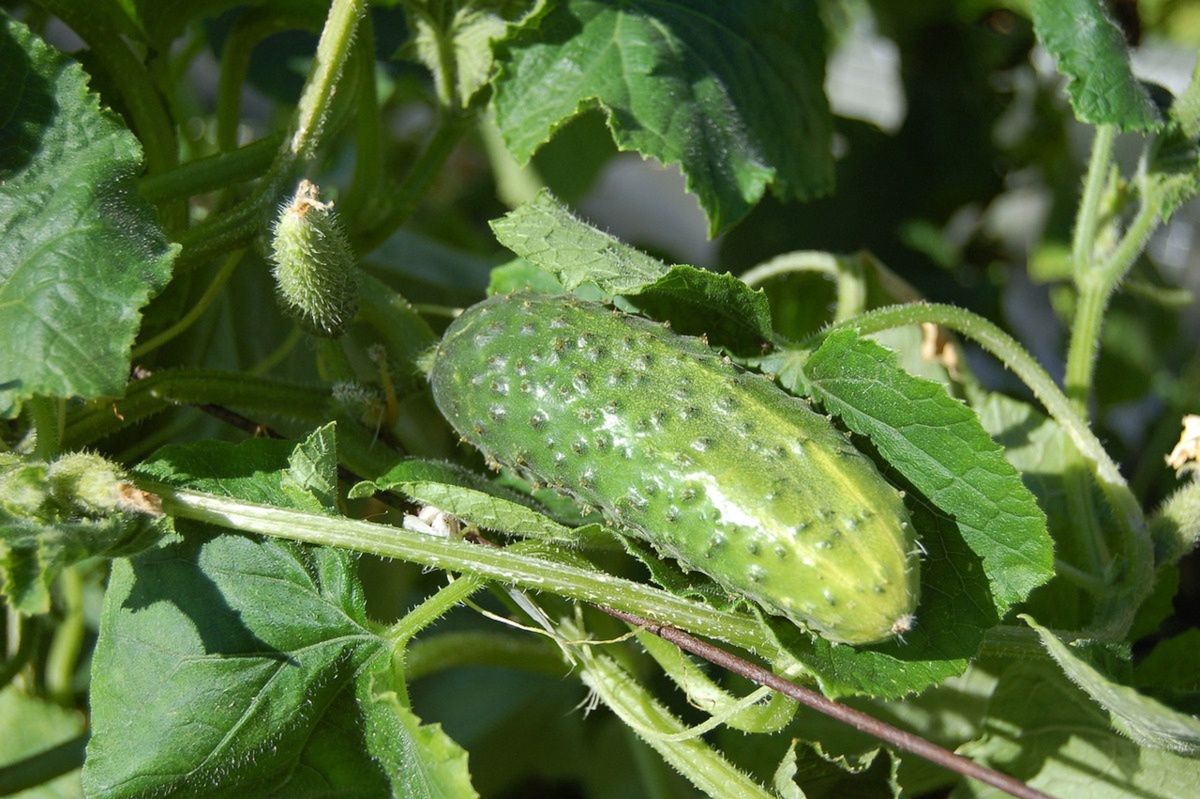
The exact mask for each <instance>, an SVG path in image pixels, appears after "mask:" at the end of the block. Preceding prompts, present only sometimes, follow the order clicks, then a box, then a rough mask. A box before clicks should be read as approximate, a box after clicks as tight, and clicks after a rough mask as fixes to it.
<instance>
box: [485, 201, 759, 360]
mask: <svg viewBox="0 0 1200 799" xmlns="http://www.w3.org/2000/svg"><path fill="white" fill-rule="evenodd" d="M492 230H493V231H494V232H495V234H496V239H497V240H498V241H499V242H500V243H501V244H503V245H504V246H505V247H508V248H509V249H510V250H512V251H513V252H515V253H516V254H517V255H519V256H520V257H521V258H524V259H525V260H526V261H528V262H529V263H530V264H533V265H534V266H537V267H540V268H541V269H544V270H545V271H547V272H549V273H550V274H552V275H554V277H556V278H557V279H558V281H559V282H560V283H561V284H562V286H563V288H565V289H567V290H568V291H574V290H576V289H580V288H581V287H582V288H585V289H586V288H598V289H599V291H600V298H601V299H603V300H605V301H611V300H612V299H613V298H614V297H617V296H620V297H623V298H625V300H626V301H627V302H626V303H625V304H626V305H628V306H631V310H644V311H645V312H646V313H648V314H650V315H652V316H654V317H655V318H657V319H659V320H662V321H669V322H670V323H671V324H672V326H673V327H674V328H675V329H676V330H678V331H680V332H683V333H690V334H700V333H704V334H706V335H707V336H708V337H709V339H710V341H711V342H712V343H713V344H716V345H720V346H725V347H729V348H730V349H731V350H733V351H735V352H737V351H740V352H747V351H748V352H761V349H760V346H761V344H762V343H763V342H764V341H768V340H770V339H771V311H770V306H769V305H768V303H767V298H766V295H765V294H763V292H762V291H757V290H754V289H751V288H750V287H749V286H747V285H746V284H745V283H743V282H742V281H740V280H738V279H737V278H735V277H733V276H732V275H730V274H723V275H718V274H715V273H713V272H707V271H705V270H702V269H696V268H695V267H692V266H686V265H679V266H670V267H669V266H667V265H666V264H664V263H663V262H662V261H659V260H658V259H656V258H652V257H650V256H649V255H646V254H645V253H643V252H641V251H640V250H637V249H636V248H634V247H630V246H629V245H627V244H624V243H622V242H620V241H618V240H617V239H615V238H613V237H612V236H610V235H608V234H607V233H604V232H603V231H600V230H597V229H596V228H594V227H592V226H591V225H589V224H587V223H586V222H584V221H582V220H580V219H579V218H578V217H576V216H575V215H574V214H572V213H571V212H570V210H568V209H567V208H566V207H565V206H564V205H562V204H561V203H559V202H558V200H556V199H555V198H554V196H553V195H551V194H550V193H549V192H547V191H542V192H540V193H539V194H538V196H537V197H536V198H534V199H533V200H532V201H531V202H528V203H526V204H524V205H522V206H520V207H519V208H517V209H515V210H513V211H511V212H510V213H508V214H506V215H505V216H503V217H501V218H500V219H497V220H494V221H493V222H492Z"/></svg>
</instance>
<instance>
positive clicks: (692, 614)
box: [142, 482, 774, 657]
mask: <svg viewBox="0 0 1200 799" xmlns="http://www.w3.org/2000/svg"><path fill="white" fill-rule="evenodd" d="M142 488H144V489H145V490H147V491H152V492H155V493H157V494H159V495H160V496H161V497H162V501H163V508H164V510H165V511H166V512H167V513H168V514H170V515H173V516H178V517H182V518H188V519H195V520H197V521H202V522H207V523H209V524H214V525H216V526H218V527H226V528H229V529H233V530H243V531H246V532H252V533H259V534H261V535H270V536H276V537H279V538H287V539H291V540H294V541H302V542H305V543H310V544H319V545H322V546H333V547H342V548H345V549H353V550H355V551H358V552H367V553H370V554H374V555H378V556H380V557H385V558H399V559H401V560H406V561H410V562H413V563H419V564H421V565H424V566H430V567H433V568H438V569H445V570H446V571H451V572H458V573H463V574H474V575H479V576H481V577H486V578H491V579H494V580H498V581H500V582H502V583H506V584H511V585H518V586H521V587H523V588H531V589H534V590H538V591H551V592H553V593H556V594H561V595H562V596H567V597H571V598H572V599H578V600H582V601H584V602H591V603H595V604H599V605H604V606H607V607H613V608H617V609H619V610H625V611H627V612H629V613H636V614H638V615H640V616H644V617H647V618H653V619H656V620H659V621H661V622H663V623H668V624H671V625H673V626H677V627H680V628H682V629H686V630H690V631H693V632H695V633H696V634H698V635H704V636H707V637H711V638H717V639H720V640H723V641H726V642H728V643H731V644H734V645H735V646H739V647H742V648H744V649H749V650H751V651H753V650H756V649H759V650H761V649H762V645H763V639H764V636H763V634H762V630H761V627H760V626H759V624H758V622H757V621H755V620H754V619H752V618H751V617H749V616H746V615H742V614H735V613H727V612H723V611H719V610H715V609H713V608H710V607H706V606H704V605H700V604H698V603H695V602H692V601H690V600H687V599H683V598H680V597H677V596H675V595H673V594H669V593H667V592H665V591H660V590H658V589H656V588H651V587H650V586H646V585H642V584H640V583H635V582H632V581H630V580H624V579H621V578H618V577H612V576H609V575H606V574H602V573H599V572H596V571H593V570H590V569H585V568H580V567H577V566H572V565H568V564H563V563H556V562H552V561H549V560H545V559H543V558H538V557H532V556H530V555H526V554H522V553H520V552H513V551H509V550H507V549H490V548H488V547H481V546H476V545H473V544H468V543H465V542H462V541H449V540H445V539H440V538H434V537H432V536H428V535H423V534H421V533H414V532H411V531H408V530H404V529H401V528H398V527H390V526H386V525H380V524H373V523H371V522H364V521H357V520H353V519H344V518H336V517H330V516H324V515H321V514H313V513H303V512H300V511H294V510H287V509H284V508H276V507H269V506H265V505H258V504H255V503H252V502H244V501H241V500H236V499H230V498H228V497H220V496H214V495H211V494H204V493H201V492H197V491H189V490H185V489H178V488H173V487H171V486H165V485H160V484H155V483H151V482H144V483H143V484H142ZM762 654H764V656H768V657H769V656H770V655H772V654H774V653H773V652H765V653H762Z"/></svg>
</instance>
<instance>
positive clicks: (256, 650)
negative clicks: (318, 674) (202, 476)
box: [121, 522, 299, 666]
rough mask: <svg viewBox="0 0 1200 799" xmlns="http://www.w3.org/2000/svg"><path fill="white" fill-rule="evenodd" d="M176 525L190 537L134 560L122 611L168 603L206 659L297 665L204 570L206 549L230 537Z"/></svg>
mask: <svg viewBox="0 0 1200 799" xmlns="http://www.w3.org/2000/svg"><path fill="white" fill-rule="evenodd" d="M178 525H179V526H180V527H183V528H185V531H186V534H185V536H184V538H183V539H182V540H179V541H175V542H172V543H169V544H165V545H163V546H160V547H157V548H155V549H152V550H150V551H148V552H145V553H143V554H142V555H140V556H139V557H137V558H134V559H133V560H132V566H133V574H134V582H133V587H132V588H131V589H130V591H129V595H128V596H127V597H126V598H125V600H124V602H122V604H121V608H122V609H123V610H128V611H131V612H134V613H136V612H137V611H139V610H146V609H148V608H150V607H152V606H154V605H156V604H158V603H161V602H166V603H168V604H170V605H172V606H174V608H175V609H176V610H177V611H178V612H179V613H181V614H182V615H183V616H184V617H186V619H187V620H188V621H190V622H191V624H192V627H193V628H194V629H195V631H196V634H197V635H198V636H199V637H200V642H201V645H202V646H203V648H204V653H205V654H206V655H210V656H225V657H259V658H264V659H267V660H277V661H285V662H287V663H288V664H289V665H293V666H297V665H299V663H298V662H297V661H296V660H295V659H294V658H293V657H292V656H291V655H290V654H288V653H286V652H283V651H281V650H279V649H278V648H277V647H275V646H272V645H271V644H269V643H267V642H266V641H264V640H263V639H262V638H261V637H259V635H258V634H257V633H256V632H254V630H252V629H251V628H250V627H249V626H248V625H247V624H246V622H245V620H244V619H243V618H242V614H241V612H240V611H239V610H237V609H236V608H234V607H233V606H232V605H230V603H229V601H228V599H227V598H226V596H225V593H224V592H223V591H222V590H221V587H220V586H219V585H218V584H217V583H216V582H215V581H214V580H213V579H212V578H211V577H210V576H209V575H208V574H206V572H205V569H204V567H203V565H202V564H201V554H202V552H203V549H204V547H205V546H206V545H208V544H209V543H210V542H211V541H213V540H214V539H216V538H219V537H221V535H228V534H221V535H213V534H212V533H209V532H206V531H205V529H204V528H203V527H202V526H200V525H189V524H188V523H186V522H179V523H178ZM189 527H190V528H192V529H187V528H189ZM181 532H182V531H181Z"/></svg>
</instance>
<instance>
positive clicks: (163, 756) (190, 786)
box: [84, 428, 469, 799]
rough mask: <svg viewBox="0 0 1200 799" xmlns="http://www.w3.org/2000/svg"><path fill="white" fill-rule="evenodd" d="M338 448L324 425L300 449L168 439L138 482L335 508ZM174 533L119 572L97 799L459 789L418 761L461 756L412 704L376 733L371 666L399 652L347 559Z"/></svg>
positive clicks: (194, 531)
mask: <svg viewBox="0 0 1200 799" xmlns="http://www.w3.org/2000/svg"><path fill="white" fill-rule="evenodd" d="M333 454H334V453H333V441H332V432H331V430H330V429H329V428H323V429H321V430H318V431H317V432H316V433H314V434H313V435H312V436H310V437H309V439H308V440H307V441H305V442H303V443H301V444H300V445H299V446H297V447H295V448H293V445H292V444H289V443H288V442H283V441H272V440H263V439H260V440H253V441H249V442H246V443H244V444H242V445H238V446H233V445H229V444H225V443H222V442H213V441H205V442H198V443H195V444H189V445H182V446H171V447H167V448H164V449H163V450H160V451H159V453H158V454H157V455H156V456H155V457H154V458H153V459H152V460H151V461H150V462H149V463H147V464H145V465H144V466H143V467H142V468H141V469H140V473H141V474H142V475H143V476H144V477H146V478H149V479H153V480H156V481H159V482H163V483H169V484H172V485H179V486H187V487H189V488H194V489H197V490H202V491H208V492H212V493H215V494H220V495H225V496H231V497H237V498H240V499H244V500H250V501H254V502H259V503H263V504H268V505H274V506H277V507H291V508H304V509H308V510H314V509H315V510H318V511H319V512H326V513H327V512H331V510H332V509H331V508H330V507H329V505H328V504H327V502H326V500H327V499H328V497H329V491H330V489H331V487H332V484H333V483H332V478H333V469H334V468H335V461H334V459H333ZM177 527H178V529H179V531H180V533H181V534H182V535H181V536H178V537H175V538H173V539H170V540H166V541H164V543H163V544H162V545H161V546H160V547H158V548H156V549H154V550H151V551H149V552H147V553H145V554H143V555H141V556H139V557H137V558H135V559H133V560H131V561H117V562H116V563H115V564H114V568H113V573H112V577H111V580H110V583H109V588H108V592H107V594H106V596H105V607H104V611H103V615H102V618H101V630H100V640H99V642H98V643H97V647H96V654H95V657H94V659H93V672H92V694H91V700H92V713H93V716H92V719H93V734H92V738H91V741H90V743H89V745H88V759H87V762H86V765H85V768H84V784H85V787H86V789H87V791H88V795H89V796H96V797H126V796H128V797H133V796H145V795H148V794H168V793H169V794H170V795H172V796H185V797H186V796H196V797H199V796H204V797H242V796H279V797H284V796H286V797H306V796H307V797H316V796H330V795H338V796H348V797H364V799H365V798H366V797H375V796H386V795H389V794H399V795H402V796H410V795H412V796H417V795H428V796H439V795H441V796H459V795H463V793H462V790H461V789H462V785H463V783H462V782H459V781H455V782H449V781H447V782H445V783H444V784H443V783H441V782H439V779H440V775H441V771H440V768H430V769H425V770H423V769H422V768H420V767H421V766H423V765H424V764H425V763H426V761H427V760H428V762H430V763H437V762H440V761H442V760H444V759H445V753H446V752H447V751H451V750H453V749H454V748H455V747H454V744H453V742H451V741H449V739H447V738H445V736H444V734H442V733H441V732H440V730H438V729H437V728H426V727H424V726H423V725H421V724H420V722H419V720H418V719H416V717H415V716H413V715H411V711H407V715H405V716H404V718H403V722H404V723H403V724H400V725H399V726H396V727H394V728H391V727H389V728H388V732H389V734H387V735H379V734H376V730H377V728H378V725H379V724H381V723H384V722H381V721H380V718H381V715H380V714H384V715H385V716H386V713H385V710H386V708H384V709H381V708H380V707H377V705H378V703H379V701H380V700H379V697H378V696H376V694H375V693H374V692H373V689H372V685H373V684H374V683H373V682H372V680H373V679H374V678H373V676H372V672H373V671H374V670H375V668H377V667H378V663H379V661H380V660H381V659H382V660H385V661H386V660H387V659H388V658H390V653H391V649H390V644H389V642H388V641H386V640H384V639H383V638H381V636H380V635H379V633H378V632H377V630H376V627H375V626H374V625H373V624H372V623H371V622H370V621H369V620H368V619H367V617H366V613H365V609H364V600H363V594H362V588H361V586H360V585H359V582H358V577H357V575H356V573H355V565H354V564H355V558H354V556H353V555H352V554H350V553H348V552H345V551H341V550H335V549H328V548H320V547H306V546H302V545H298V544H293V543H290V542H281V541H275V540H258V539H256V538H252V537H248V536H243V535H237V534H229V533H226V532H223V531H221V530H219V529H218V528H214V527H210V526H208V525H204V524H198V523H188V522H179V523H178V525H177ZM164 675H170V679H164ZM463 757H465V755H463ZM401 763H404V764H405V766H404V767H403V768H402V767H401V766H400V764H401ZM414 769H415V770H416V771H418V772H420V773H421V774H425V775H426V776H427V777H429V781H428V782H427V783H426V784H425V788H426V789H427V790H426V791H425V793H424V794H421V793H416V792H413V791H412V790H411V787H412V786H413V785H414V784H415V783H414V781H413V780H414V777H413V771H414ZM459 774H460V776H461V775H463V774H465V763H462V764H461V768H460V771H459ZM456 779H457V778H456ZM466 784H467V785H468V786H469V783H466Z"/></svg>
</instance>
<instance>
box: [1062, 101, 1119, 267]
mask: <svg viewBox="0 0 1200 799" xmlns="http://www.w3.org/2000/svg"><path fill="white" fill-rule="evenodd" d="M1116 136H1117V129H1116V126H1114V125H1101V126H1100V127H1098V128H1096V135H1095V138H1094V139H1093V140H1092V157H1091V161H1090V162H1089V163H1088V171H1087V176H1086V177H1085V178H1084V182H1083V195H1082V197H1081V198H1080V200H1079V212H1078V214H1077V215H1076V217H1075V234H1074V238H1073V239H1072V241H1071V268H1072V269H1073V270H1074V273H1075V275H1076V277H1078V276H1080V275H1083V274H1084V273H1086V272H1087V271H1089V270H1090V269H1091V267H1092V253H1093V252H1094V249H1095V246H1096V231H1097V230H1098V229H1099V226H1100V200H1101V198H1103V196H1104V187H1105V185H1106V184H1107V183H1108V171H1109V165H1110V164H1111V163H1112V151H1113V141H1114V140H1115V139H1116Z"/></svg>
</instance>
